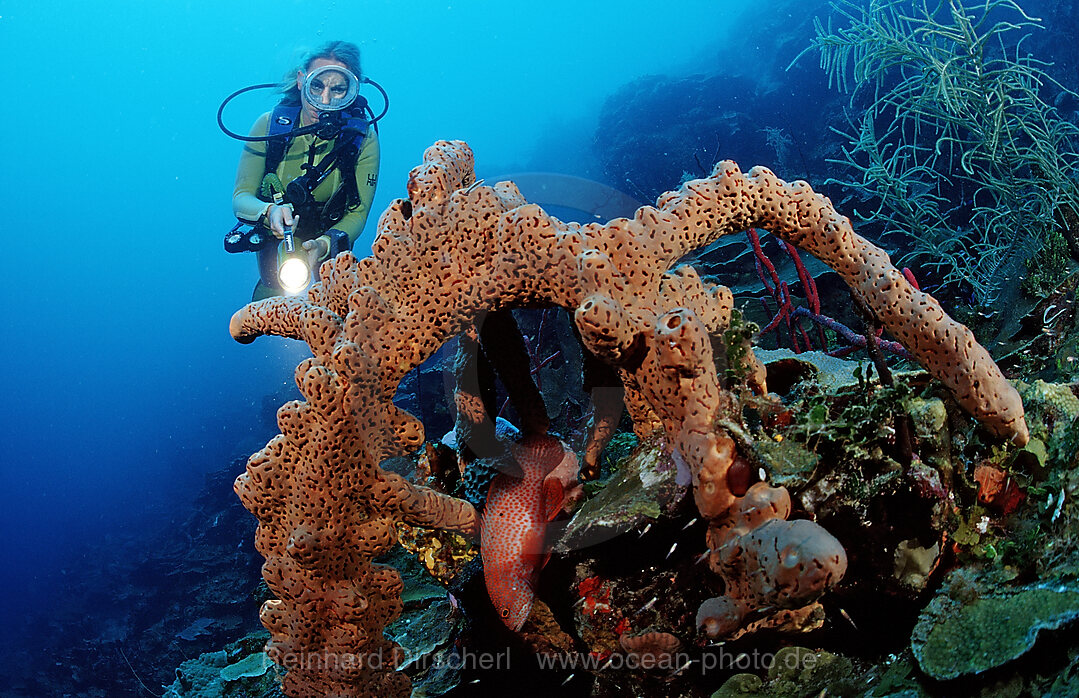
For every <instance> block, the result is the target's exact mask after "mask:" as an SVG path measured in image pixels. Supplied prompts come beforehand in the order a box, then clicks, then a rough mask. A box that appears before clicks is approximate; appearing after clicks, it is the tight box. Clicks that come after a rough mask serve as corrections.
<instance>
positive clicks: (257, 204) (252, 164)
mask: <svg viewBox="0 0 1079 698" xmlns="http://www.w3.org/2000/svg"><path fill="white" fill-rule="evenodd" d="M269 124H270V113H269V112H266V113H265V114H263V115H262V116H260V117H259V118H258V120H257V121H256V122H255V125H254V126H252V127H251V134H250V135H252V136H265V135H266V133H267V129H268V128H269ZM265 170H266V143H265V142H254V143H244V150H243V153H241V154H240V164H239V166H238V167H237V168H236V186H235V187H234V188H233V190H232V212H233V213H234V214H236V217H237V218H242V219H244V220H245V221H251V222H252V223H254V222H255V221H257V220H258V219H259V217H260V216H261V215H262V213H263V211H265V210H266V202H265V201H263V200H261V199H259V198H258V192H259V187H261V186H262V176H263V174H264V173H265Z"/></svg>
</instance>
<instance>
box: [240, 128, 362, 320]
mask: <svg viewBox="0 0 1079 698" xmlns="http://www.w3.org/2000/svg"><path fill="white" fill-rule="evenodd" d="M269 122H270V112H267V113H265V114H263V115H262V116H261V117H259V119H258V120H257V121H256V122H255V125H254V126H252V127H251V134H250V135H252V136H265V135H266V133H267V127H268V125H269ZM312 144H314V147H315V162H316V163H318V162H320V161H321V160H322V158H323V157H324V156H325V154H326V153H328V152H329V151H330V150H331V149H332V147H333V141H325V140H322V139H320V138H316V136H315V134H313V133H310V134H306V135H302V136H296V137H295V138H294V139H293V140H292V142H291V143H290V144H289V148H288V151H287V152H286V153H285V157H284V158H282V160H281V164H280V165H278V166H277V176H278V177H280V178H281V182H282V184H284V185H285V186H287V185H288V183H289V182H291V181H292V180H293V179H295V178H297V177H299V176H300V175H301V174H303V170H302V169H301V168H300V165H302V164H304V163H305V162H307V151H308V148H310V147H311V146H312ZM378 165H379V148H378V135H377V134H376V133H375V130H374V128H369V129H368V131H367V136H366V137H365V138H364V139H363V145H362V147H361V148H360V155H359V158H358V159H357V161H356V188H357V189H358V191H359V193H360V205H359V206H357V207H356V208H355V209H353V210H351V211H348V212H347V213H346V214H345V217H344V218H342V219H341V220H340V221H338V222H337V224H336V225H334V226H333V227H334V228H335V229H336V230H340V231H342V232H344V233H345V234H346V235H348V244H349V247H351V246H352V245H353V244H355V242H356V238H358V237H359V236H360V232H361V231H362V230H363V226H364V224H365V223H366V222H367V215H368V214H369V213H370V212H371V203H372V201H373V200H374V198H375V185H376V184H377V182H378ZM265 169H266V146H265V143H247V144H245V145H244V150H243V154H242V155H241V156H240V165H239V168H238V169H237V170H236V188H235V189H234V190H233V193H232V211H233V213H235V214H236V217H237V218H242V219H243V220H245V221H250V222H252V223H254V222H257V221H258V219H259V216H261V215H262V212H263V211H264V210H266V202H265V201H263V200H262V199H260V198H259V197H258V192H259V187H260V186H261V185H262V178H263V176H264V174H265ZM340 184H341V173H340V172H339V171H338V169H337V168H336V167H335V168H334V169H333V170H331V172H330V174H329V175H328V176H327V177H326V179H325V180H324V181H323V182H322V184H320V185H319V186H318V187H317V188H316V189H315V191H314V196H315V199H316V200H318V201H320V202H323V201H326V200H327V199H329V198H330V195H331V194H333V193H334V191H336V190H337V187H338V186H339V185H340ZM305 222H307V223H313V221H304V220H303V219H302V218H301V220H300V225H301V226H303V225H304V223H305ZM319 232H324V231H319ZM307 237H308V236H304V239H307ZM258 256H259V271H260V275H261V279H260V280H259V283H258V285H256V286H255V291H254V293H253V294H252V300H259V299H260V298H267V297H269V296H275V295H280V294H281V292H282V291H281V289H280V287H278V285H277V282H276V277H277V246H276V245H269V246H267V247H264V248H262V249H261V250H259V252H258ZM316 274H317V270H316ZM268 280H269V283H267V281H268Z"/></svg>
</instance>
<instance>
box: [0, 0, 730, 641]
mask: <svg viewBox="0 0 1079 698" xmlns="http://www.w3.org/2000/svg"><path fill="white" fill-rule="evenodd" d="M746 5H747V3H735V2H722V3H717V2H715V1H714V0H712V1H694V2H682V3H680V4H679V6H678V8H677V10H676V11H674V12H670V13H668V14H664V15H659V16H657V15H655V14H654V10H653V9H652V8H651V5H650V3H645V2H618V3H615V2H601V3H580V2H572V1H569V0H557V1H555V2H550V1H548V2H543V3H531V2H507V3H454V2H437V3H436V2H425V1H424V2H409V3H400V2H389V1H385V0H384V1H381V2H364V3H349V2H342V1H335V0H330V1H328V2H277V3H266V2H233V3H221V2H210V1H207V0H202V1H195V2H172V1H166V2H160V3H149V2H139V1H134V0H129V1H123V0H108V2H104V3H72V2H58V1H56V0H46V1H44V2H42V1H41V0H7V1H5V2H4V3H3V4H2V5H0V59H2V60H0V65H2V66H3V68H2V69H0V81H2V82H0V94H3V95H5V98H4V100H3V103H4V105H5V107H6V108H5V111H6V113H7V115H8V118H7V119H6V121H5V129H4V132H3V135H2V136H0V143H2V151H3V163H4V164H3V166H2V167H0V197H2V201H0V202H2V210H3V213H2V214H0V215H2V217H0V227H2V229H3V231H4V237H5V239H6V241H7V243H8V246H7V250H6V254H3V255H0V279H2V281H3V292H4V293H5V295H6V298H5V303H4V305H5V310H4V316H5V318H6V319H5V320H4V321H3V323H4V327H5V330H4V336H3V341H2V342H0V352H2V353H0V367H2V371H3V374H2V375H3V383H2V385H3V387H4V390H5V399H4V408H3V427H2V428H0V458H2V467H0V522H2V524H0V530H2V531H3V533H4V545H3V552H2V553H0V575H2V576H0V588H2V589H3V590H4V593H3V594H0V607H2V613H3V614H4V616H5V620H6V618H7V614H19V615H21V614H24V613H26V612H27V611H28V610H30V609H38V610H40V609H47V608H48V605H49V604H50V599H55V598H56V596H57V595H62V594H63V589H64V580H65V578H66V576H67V575H78V574H79V572H80V565H82V564H84V561H83V560H82V559H81V558H82V551H83V550H84V549H85V548H86V546H87V545H88V543H90V542H92V541H99V540H101V539H103V538H104V537H106V536H108V535H110V534H112V533H115V532H118V531H131V530H146V531H150V530H154V529H159V528H161V527H163V526H168V525H170V522H171V521H174V520H175V519H176V518H177V517H178V516H182V513H183V508H184V506H185V505H186V504H187V503H188V502H189V501H190V499H191V498H192V497H193V495H194V492H195V491H196V490H197V488H198V487H199V486H201V483H202V476H203V474H204V473H205V472H206V471H208V470H212V469H217V468H220V467H221V465H222V464H223V463H226V462H227V461H228V459H230V458H232V457H235V456H238V455H243V454H246V453H250V452H252V451H253V450H255V449H257V448H259V447H260V446H261V443H262V442H263V439H264V438H265V436H264V434H263V433H261V432H259V431H258V430H256V429H255V427H254V426H253V423H254V421H255V420H254V418H253V415H255V414H256V413H257V412H258V411H259V410H260V409H261V403H262V398H263V396H264V395H266V394H267V393H270V392H273V391H275V390H279V389H280V388H281V387H282V386H284V385H286V384H287V383H289V382H291V380H292V371H293V368H294V367H295V365H296V363H297V362H298V361H299V360H300V359H301V358H302V357H303V356H304V355H305V353H306V347H304V346H303V345H300V344H297V343H294V342H286V341H283V340H275V339H260V340H259V341H258V342H256V343H255V344H254V345H250V346H241V345H239V344H237V343H235V342H233V341H232V340H231V339H230V338H229V335H228V331H227V326H228V319H229V317H230V315H231V314H232V313H233V312H234V311H235V310H236V309H237V308H239V307H241V306H242V305H243V304H244V303H245V302H246V300H247V299H248V298H249V294H250V290H251V287H252V285H253V282H254V278H255V276H254V274H255V272H254V260H253V259H251V258H250V257H249V256H243V255H227V254H225V253H224V251H223V250H222V246H221V239H222V236H223V233H224V231H225V230H226V229H227V227H228V226H230V225H231V222H232V221H233V219H232V217H231V209H230V196H231V192H232V181H233V177H234V174H235V166H236V160H237V157H238V154H239V144H237V143H236V142H234V141H231V140H229V139H228V138H226V137H225V136H224V135H223V134H222V133H221V132H220V131H219V130H218V128H217V125H216V122H215V113H216V109H217V106H218V104H219V102H220V100H221V99H222V98H223V97H224V96H226V95H227V94H229V93H230V92H231V91H232V90H234V89H237V88H239V87H242V86H244V85H247V84H252V83H256V82H270V81H274V80H277V79H279V78H280V77H281V76H282V75H283V74H284V73H286V72H287V71H289V70H290V69H293V68H294V67H295V65H296V63H297V62H298V60H299V58H300V56H302V54H303V53H304V52H305V51H306V50H307V49H309V48H312V47H314V46H317V45H319V44H321V43H322V42H324V41H326V40H329V39H336V38H343V39H348V40H352V41H355V42H356V43H358V44H359V45H360V47H361V50H362V52H363V68H364V71H365V72H366V73H367V74H368V75H370V76H371V77H373V78H374V79H376V80H377V81H379V82H380V83H381V84H382V85H383V86H384V87H385V88H386V89H387V90H388V92H389V93H390V95H391V100H392V102H391V110H390V113H389V115H388V116H387V117H386V119H385V120H384V121H383V123H382V131H381V133H382V138H381V141H382V174H381V181H380V185H379V190H378V196H377V199H376V204H375V207H374V213H373V214H372V216H371V218H370V219H369V221H368V225H367V229H366V231H365V233H364V236H363V238H361V240H360V242H359V244H358V245H357V251H359V252H361V253H362V252H364V251H366V250H367V249H368V248H369V245H370V241H371V239H372V238H373V235H374V229H375V223H376V222H377V217H378V214H379V213H380V212H381V211H382V210H383V209H384V208H385V206H386V204H387V203H388V202H389V201H390V200H391V199H392V198H395V197H398V196H402V195H403V193H404V184H405V181H406V177H407V173H408V170H409V169H410V168H411V167H413V166H414V165H416V164H418V163H419V161H420V158H421V155H422V152H423V149H424V148H425V147H426V146H427V145H429V144H430V143H432V142H433V141H435V140H436V139H439V138H462V139H465V140H467V141H469V143H470V144H471V145H472V146H473V148H474V150H475V152H476V156H477V161H478V163H479V164H478V167H479V169H480V170H481V176H482V175H483V172H485V171H486V172H489V173H504V172H512V171H520V170H521V169H522V168H528V167H531V166H538V167H542V168H544V169H557V170H558V171H562V172H567V173H582V172H583V171H584V170H586V169H587V167H588V165H587V163H586V162H583V159H584V157H585V156H584V154H583V153H584V151H585V150H586V149H585V148H583V147H582V144H586V142H587V140H588V139H589V138H590V137H591V134H592V132H593V130H594V128H595V124H594V120H595V118H596V117H595V115H596V112H597V111H598V107H599V105H600V104H601V102H602V100H603V99H604V98H605V97H606V96H607V94H608V93H609V90H611V89H614V87H616V86H617V85H619V84H622V83H624V82H626V81H627V80H629V79H631V78H633V77H635V76H637V75H641V74H647V73H661V72H668V71H673V72H681V71H686V70H692V69H693V66H695V65H697V64H699V63H700V61H701V60H702V59H704V58H706V57H707V59H708V60H709V61H711V56H713V55H714V54H715V53H716V51H717V46H718V44H719V42H720V41H721V40H722V39H724V38H725V37H726V36H727V35H728V32H729V31H730V30H731V28H732V27H733V26H735V20H736V19H737V18H738V17H739V16H740V15H741V14H742V13H743V12H744V11H745V9H746ZM371 98H372V101H375V102H377V96H375V95H371ZM271 105H272V101H271V94H270V93H269V92H264V93H261V94H258V93H256V94H255V95H251V96H250V99H248V98H247V96H245V97H243V98H241V99H240V100H237V101H236V102H234V103H233V105H232V106H230V109H229V111H228V113H227V119H228V123H229V125H230V127H231V128H232V129H233V130H237V131H244V132H245V131H246V129H247V128H248V127H249V125H250V123H251V122H252V121H253V120H254V118H255V117H256V116H257V115H258V114H259V113H261V112H262V111H264V110H266V109H268V108H269V107H270V106H271ZM5 625H6V623H5Z"/></svg>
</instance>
